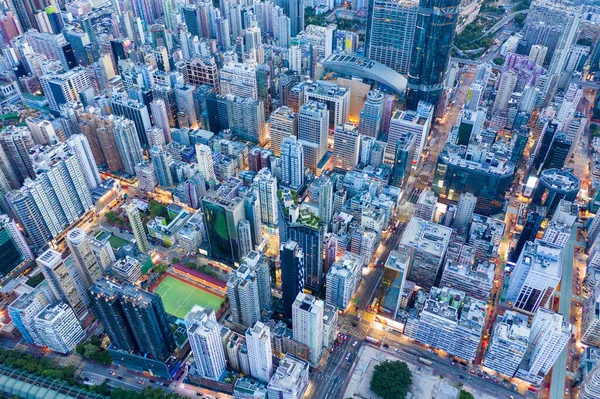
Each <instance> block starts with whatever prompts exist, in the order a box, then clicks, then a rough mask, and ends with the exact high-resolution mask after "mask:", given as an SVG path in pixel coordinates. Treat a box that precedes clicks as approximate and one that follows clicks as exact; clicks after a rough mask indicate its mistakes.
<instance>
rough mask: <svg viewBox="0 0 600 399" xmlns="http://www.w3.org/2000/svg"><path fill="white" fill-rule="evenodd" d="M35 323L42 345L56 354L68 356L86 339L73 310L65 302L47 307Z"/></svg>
mask: <svg viewBox="0 0 600 399" xmlns="http://www.w3.org/2000/svg"><path fill="white" fill-rule="evenodd" d="M33 322H34V325H35V329H36V331H37V333H38V334H39V337H40V340H41V341H42V343H43V344H44V345H46V346H47V347H48V349H50V350H53V351H55V352H59V353H62V354H67V353H69V352H71V351H72V350H73V349H74V348H75V346H76V345H77V344H78V343H79V342H81V341H82V340H83V339H84V338H85V333H84V332H83V328H81V324H79V321H78V320H77V317H76V316H75V313H74V312H73V309H71V307H70V306H69V305H67V304H66V303H64V302H59V303H56V304H53V305H48V306H46V307H45V308H44V310H42V311H41V312H40V313H38V314H37V316H35V318H34V321H33Z"/></svg>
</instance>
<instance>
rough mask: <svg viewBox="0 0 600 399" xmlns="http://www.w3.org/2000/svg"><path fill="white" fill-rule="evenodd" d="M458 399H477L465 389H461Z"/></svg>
mask: <svg viewBox="0 0 600 399" xmlns="http://www.w3.org/2000/svg"><path fill="white" fill-rule="evenodd" d="M458 399H475V396H473V395H472V394H471V393H470V392H467V391H465V390H464V389H463V390H462V391H460V395H458Z"/></svg>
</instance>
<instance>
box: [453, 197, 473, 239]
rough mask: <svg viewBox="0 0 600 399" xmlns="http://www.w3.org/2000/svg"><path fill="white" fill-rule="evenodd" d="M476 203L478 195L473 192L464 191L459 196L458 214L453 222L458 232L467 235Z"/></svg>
mask: <svg viewBox="0 0 600 399" xmlns="http://www.w3.org/2000/svg"><path fill="white" fill-rule="evenodd" d="M476 203H477V197H475V196H474V195H473V194H471V193H463V194H461V195H460V197H459V198H458V205H457V206H456V214H455V215H454V222H453V224H452V227H454V228H455V229H456V230H457V232H458V234H462V235H465V234H467V233H468V232H469V226H470V225H471V219H472V218H473V212H474V211H475V204H476Z"/></svg>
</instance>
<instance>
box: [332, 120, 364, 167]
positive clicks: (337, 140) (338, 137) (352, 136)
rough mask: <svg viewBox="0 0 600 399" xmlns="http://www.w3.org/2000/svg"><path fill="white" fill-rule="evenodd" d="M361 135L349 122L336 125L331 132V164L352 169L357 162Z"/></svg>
mask: <svg viewBox="0 0 600 399" xmlns="http://www.w3.org/2000/svg"><path fill="white" fill-rule="evenodd" d="M360 139H361V135H360V134H359V131H358V130H357V129H356V126H355V125H353V124H351V123H345V124H344V125H338V126H336V128H335V131H334V132H333V166H334V167H335V168H337V169H343V170H352V169H354V167H355V166H356V165H357V164H358V153H359V148H360Z"/></svg>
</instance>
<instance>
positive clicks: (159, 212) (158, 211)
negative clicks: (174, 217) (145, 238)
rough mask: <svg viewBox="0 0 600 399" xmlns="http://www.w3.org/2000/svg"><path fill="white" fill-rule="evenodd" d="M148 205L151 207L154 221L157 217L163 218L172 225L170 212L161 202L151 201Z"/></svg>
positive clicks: (151, 215) (151, 216)
mask: <svg viewBox="0 0 600 399" xmlns="http://www.w3.org/2000/svg"><path fill="white" fill-rule="evenodd" d="M148 204H149V205H150V218H151V219H153V218H155V217H157V216H161V217H163V218H165V220H166V221H167V224H168V223H171V217H170V216H169V210H168V209H167V207H166V206H164V205H163V204H161V203H160V202H158V201H156V200H153V199H151V200H150V201H149V202H148Z"/></svg>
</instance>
